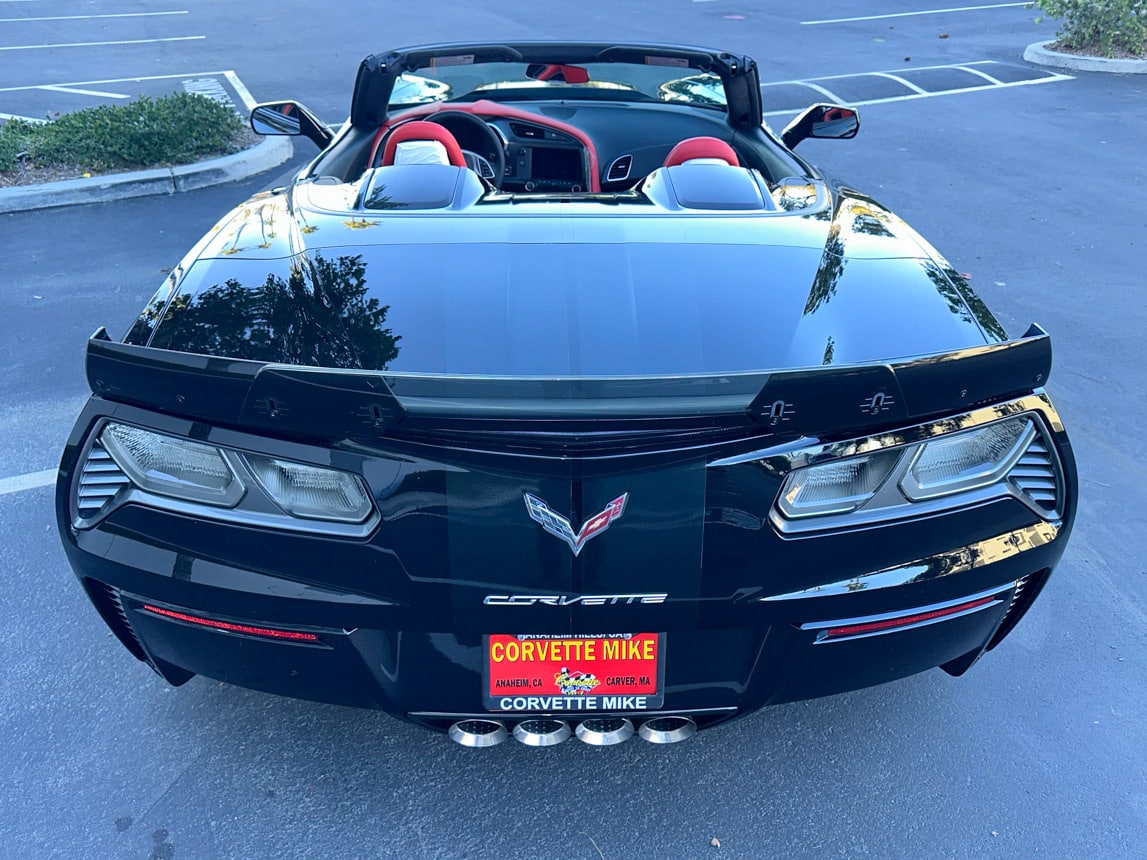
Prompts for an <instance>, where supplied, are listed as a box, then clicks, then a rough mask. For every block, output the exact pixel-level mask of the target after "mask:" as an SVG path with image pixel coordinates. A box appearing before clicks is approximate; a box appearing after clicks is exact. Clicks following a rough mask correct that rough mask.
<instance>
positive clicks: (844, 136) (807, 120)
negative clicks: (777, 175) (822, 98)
mask: <svg viewBox="0 0 1147 860" xmlns="http://www.w3.org/2000/svg"><path fill="white" fill-rule="evenodd" d="M858 131H860V114H858V113H857V112H856V111H855V110H853V109H852V108H847V107H841V106H840V105H825V104H820V105H813V106H812V107H810V108H808V109H807V110H806V111H805V112H804V113H802V114H801V115H800V116H798V117H797V118H796V119H794V120H793V121H792V122H790V123H789V124H788V125H787V126H785V130H784V131H783V132H781V140H782V141H784V144H785V146H787V147H788V148H789V149H793V148H794V147H796V145H797V144H798V143H800V142H801V141H802V140H804V139H805V138H806V137H820V138H834V139H836V140H848V139H849V138H852V137H856V133H857V132H858Z"/></svg>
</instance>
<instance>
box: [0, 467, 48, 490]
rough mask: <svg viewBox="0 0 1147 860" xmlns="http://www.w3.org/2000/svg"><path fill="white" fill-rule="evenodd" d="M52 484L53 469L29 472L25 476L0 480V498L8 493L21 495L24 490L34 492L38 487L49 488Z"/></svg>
mask: <svg viewBox="0 0 1147 860" xmlns="http://www.w3.org/2000/svg"><path fill="white" fill-rule="evenodd" d="M54 483H56V470H55V469H44V471H42V472H29V473H28V474H26V475H15V476H14V477H11V478H0V496H6V495H8V494H9V493H22V492H23V491H24V490H35V489H37V488H38V487H50V486H52V484H54Z"/></svg>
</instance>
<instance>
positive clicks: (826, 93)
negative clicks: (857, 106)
mask: <svg viewBox="0 0 1147 860" xmlns="http://www.w3.org/2000/svg"><path fill="white" fill-rule="evenodd" d="M817 80H822V79H821V78H817ZM786 83H790V84H797V85H798V86H802V87H808V88H809V89H810V90H816V91H817V92H818V93H820V94H821V95H822V96H824V97H825V98H826V99H830V100H831V101H834V102H840V101H843V99H842V98H841V97H840V96H838V95H837V94H836V93H834V92H833V91H832V90H830V89H826V88H825V87H822V86H820V85H819V84H814V83H811V82H809V81H786Z"/></svg>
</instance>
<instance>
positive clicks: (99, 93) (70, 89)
mask: <svg viewBox="0 0 1147 860" xmlns="http://www.w3.org/2000/svg"><path fill="white" fill-rule="evenodd" d="M36 89H38V90H51V91H52V92H54V93H75V94H76V95H78V96H101V97H103V98H107V99H130V98H131V96H129V95H124V94H123V93H105V92H102V91H100V90H81V89H79V88H77V87H58V86H52V85H50V84H45V85H44V86H42V87H36Z"/></svg>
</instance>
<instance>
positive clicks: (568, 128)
mask: <svg viewBox="0 0 1147 860" xmlns="http://www.w3.org/2000/svg"><path fill="white" fill-rule="evenodd" d="M444 110H457V111H462V112H463V113H471V114H479V115H482V116H492V117H498V118H499V119H520V120H523V121H525V122H532V123H534V124H535V125H542V126H545V127H546V128H552V129H553V130H554V131H560V132H562V133H563V134H568V135H569V136H570V137H572V138H573V139H574V140H576V141H577V142H578V143H580V144H581V145H582V146H584V147H585V151H586V154H587V156H588V161H589V190H590V191H601V177H600V176H599V175H598V173H599V172H600V171H599V168H598V161H597V147H595V146H594V145H593V140H592V138H590V136H589V135H587V134H586V133H585V132H584V131H582V130H581V129H580V128H578V127H577V126H573V125H570V124H569V123H565V122H562V121H561V120H557V119H553V118H551V117H548V116H539V115H538V114H536V113H530V112H529V111H525V110H522V109H521V108H515V107H510V106H509V105H504V104H499V103H498V102H491V101H484V100H483V101H476V102H470V103H466V104H454V103H450V102H435V103H433V104H428V105H419V106H418V107H415V108H411V109H410V110H408V111H404V112H403V113H402V115H401V116H398V117H394V118H393V119H388V120H387V121H386V122H385V123H383V125H382V127H381V128H380V129H379V130H378V133H377V134H376V135H375V137H374V146H373V147H372V148H371V154H370V161H368V162H367V163H368V164H372V165H373V164H376V163H377V162H378V154H379V153H378V147H379V144H380V143H381V142H382V139H383V137H384V136H385V135H386V133H387V132H388V131H389V130H390V129H392V128H394V126H396V125H398V124H399V123H404V122H406V121H407V120H408V119H411V118H412V117H427V116H430V115H432V114H436V113H438V112H439V111H444ZM714 140H716V138H714ZM726 145H727V144H726ZM733 157H734V158H736V153H734V155H733Z"/></svg>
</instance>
